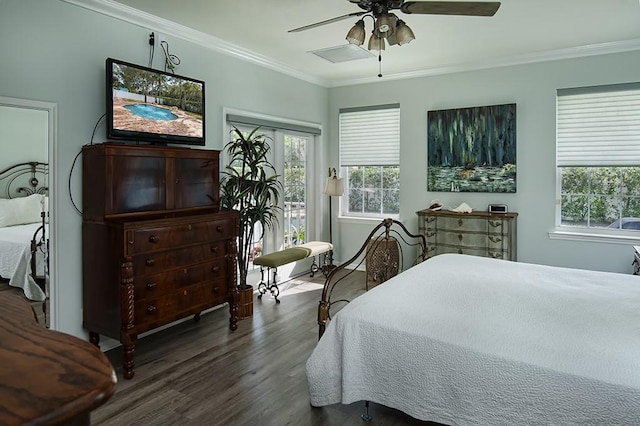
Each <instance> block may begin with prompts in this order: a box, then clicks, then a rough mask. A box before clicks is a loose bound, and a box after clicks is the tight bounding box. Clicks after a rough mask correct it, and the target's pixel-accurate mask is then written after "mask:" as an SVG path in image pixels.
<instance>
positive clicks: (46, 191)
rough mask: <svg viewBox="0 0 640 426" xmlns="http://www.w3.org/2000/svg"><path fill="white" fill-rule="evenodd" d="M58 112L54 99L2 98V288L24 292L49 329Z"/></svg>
mask: <svg viewBox="0 0 640 426" xmlns="http://www.w3.org/2000/svg"><path fill="white" fill-rule="evenodd" d="M56 110H57V108H56V104H54V103H50V102H42V101H34V100H27V99H18V98H8V97H2V96H0V290H11V291H20V290H22V293H23V294H24V295H25V297H27V299H29V300H30V301H31V304H32V306H34V309H35V311H36V313H37V314H38V317H39V319H40V320H41V322H42V320H44V322H45V324H46V325H47V326H48V327H49V328H51V329H55V328H56V323H57V321H56V304H55V300H56V297H55V296H56V291H55V290H56V287H55V263H54V261H53V260H54V259H55V253H54V252H55V249H54V248H55V238H54V234H55V232H54V216H55V215H54V213H55V209H53V207H52V206H54V205H55V191H54V188H53V186H52V181H53V179H50V176H53V175H52V173H53V167H52V166H53V162H52V161H51V159H52V158H53V157H54V156H53V153H54V148H55V137H56V128H55V126H56ZM49 210H50V211H49ZM43 212H44V217H43V215H42V213H43ZM34 215H35V219H34ZM23 222H28V223H23ZM43 230H44V232H43ZM32 241H33V243H32ZM34 244H35V245H34ZM15 252H17V255H16V254H15ZM32 258H33V259H35V260H34V261H33V262H32V261H31V259H32ZM43 298H45V299H46V300H45V301H44V303H43V301H41V299H43ZM43 308H44V309H43Z"/></svg>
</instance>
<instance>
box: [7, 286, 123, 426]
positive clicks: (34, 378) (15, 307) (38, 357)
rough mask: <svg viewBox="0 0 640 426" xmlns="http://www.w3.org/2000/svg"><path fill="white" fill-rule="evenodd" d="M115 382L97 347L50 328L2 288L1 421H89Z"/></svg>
mask: <svg viewBox="0 0 640 426" xmlns="http://www.w3.org/2000/svg"><path fill="white" fill-rule="evenodd" d="M115 386H116V376H115V373H114V371H113V367H112V366H111V363H110V362H109V360H108V359H107V357H106V356H105V355H104V354H103V353H102V352H101V351H100V350H99V349H98V348H96V347H95V346H94V345H92V344H91V343H89V342H87V341H84V340H82V339H78V338H77V337H73V336H71V335H69V334H65V333H60V332H57V331H52V330H48V329H47V328H45V327H44V326H42V325H40V324H38V323H37V320H36V317H35V313H34V311H33V309H32V308H31V306H30V305H29V304H28V303H27V301H26V300H25V299H24V298H23V297H22V296H21V295H18V294H15V293H12V292H9V291H3V292H0V424H3V425H18V424H33V425H52V424H65V425H68V424H73V425H81V424H89V423H90V414H89V413H90V412H91V410H93V409H95V408H97V407H99V406H100V405H102V404H104V403H105V402H106V401H107V400H108V399H109V398H110V397H111V395H112V394H113V392H114V391H115Z"/></svg>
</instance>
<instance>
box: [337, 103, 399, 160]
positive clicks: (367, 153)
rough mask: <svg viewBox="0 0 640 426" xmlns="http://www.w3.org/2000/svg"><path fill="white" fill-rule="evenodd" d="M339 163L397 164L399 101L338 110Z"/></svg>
mask: <svg viewBox="0 0 640 426" xmlns="http://www.w3.org/2000/svg"><path fill="white" fill-rule="evenodd" d="M339 132H340V166H341V167H349V166H397V165H398V164H400V104H393V105H379V106H373V107H363V108H345V109H341V110H340V130H339Z"/></svg>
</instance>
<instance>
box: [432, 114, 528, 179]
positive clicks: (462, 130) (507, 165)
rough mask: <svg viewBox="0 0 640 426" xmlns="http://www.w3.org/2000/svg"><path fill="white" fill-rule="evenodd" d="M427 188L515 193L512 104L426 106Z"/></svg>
mask: <svg viewBox="0 0 640 426" xmlns="http://www.w3.org/2000/svg"><path fill="white" fill-rule="evenodd" d="M427 152H428V156H427V157H428V158H427V189H428V190H429V191H459V192H516V104H504V105H490V106H481V107H471V108H458V109H447V110H438V111H429V112H428V115H427Z"/></svg>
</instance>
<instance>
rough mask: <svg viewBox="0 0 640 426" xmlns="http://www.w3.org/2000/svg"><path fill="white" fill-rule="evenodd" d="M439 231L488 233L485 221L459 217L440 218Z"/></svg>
mask: <svg viewBox="0 0 640 426" xmlns="http://www.w3.org/2000/svg"><path fill="white" fill-rule="evenodd" d="M436 222H437V226H438V231H456V232H457V231H474V232H485V233H486V232H487V221H486V220H485V219H476V218H468V217H464V216H462V215H461V216H459V217H439V218H438V219H437V221H436Z"/></svg>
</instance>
